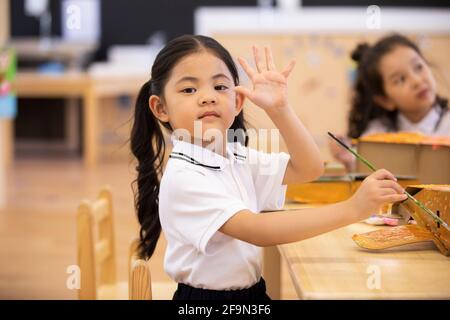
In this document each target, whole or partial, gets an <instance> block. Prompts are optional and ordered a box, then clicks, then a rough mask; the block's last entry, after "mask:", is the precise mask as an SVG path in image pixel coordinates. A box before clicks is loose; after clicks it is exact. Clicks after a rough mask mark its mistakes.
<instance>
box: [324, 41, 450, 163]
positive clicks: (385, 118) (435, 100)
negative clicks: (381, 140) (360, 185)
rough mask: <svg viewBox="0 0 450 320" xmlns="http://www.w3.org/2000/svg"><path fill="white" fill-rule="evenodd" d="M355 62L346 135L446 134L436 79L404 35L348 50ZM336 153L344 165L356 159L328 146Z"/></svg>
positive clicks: (448, 126) (448, 118) (448, 119)
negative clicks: (384, 133)
mask: <svg viewBox="0 0 450 320" xmlns="http://www.w3.org/2000/svg"><path fill="white" fill-rule="evenodd" d="M351 56H352V59H353V60H354V61H356V62H357V63H358V69H357V80H356V83H355V86H354V97H353V101H352V109H351V111H350V117H349V129H348V136H349V137H351V138H359V137H361V136H364V135H368V134H372V133H379V132H399V131H415V132H419V133H423V134H426V135H443V136H449V135H450V113H449V112H448V107H447V100H446V99H443V98H441V97H439V96H438V95H437V94H436V81H435V79H434V77H433V74H432V72H431V70H430V68H429V66H428V63H427V61H426V60H425V58H424V57H423V55H422V53H421V52H420V50H419V48H418V47H417V46H416V45H415V44H414V43H413V42H412V41H410V40H409V39H407V38H406V37H404V36H402V35H398V34H394V35H389V36H386V37H384V38H382V39H380V40H379V41H378V42H376V43H375V44H374V45H373V46H372V47H370V46H369V45H368V44H365V43H364V44H360V45H358V46H357V48H356V49H355V50H354V51H353V52H352V55H351ZM330 148H331V152H332V154H333V155H334V157H335V158H336V159H337V160H339V161H341V162H342V163H344V164H345V165H346V167H347V168H348V169H351V168H352V167H353V164H354V163H355V159H354V157H353V156H352V155H351V154H350V153H348V152H347V151H345V150H343V149H342V148H340V147H339V146H337V145H336V144H335V143H334V142H333V143H331V144H330Z"/></svg>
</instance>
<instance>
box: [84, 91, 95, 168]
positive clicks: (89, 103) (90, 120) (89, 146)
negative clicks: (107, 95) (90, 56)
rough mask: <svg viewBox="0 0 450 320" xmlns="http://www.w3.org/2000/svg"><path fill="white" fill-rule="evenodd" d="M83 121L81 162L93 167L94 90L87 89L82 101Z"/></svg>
mask: <svg viewBox="0 0 450 320" xmlns="http://www.w3.org/2000/svg"><path fill="white" fill-rule="evenodd" d="M83 102H84V103H83V108H84V112H83V119H84V137H83V141H84V152H83V161H84V164H85V165H86V166H88V167H94V166H95V165H96V164H97V157H98V146H97V139H98V110H97V100H96V97H95V93H94V90H93V89H92V88H89V89H88V90H87V92H86V93H85V95H84V101H83Z"/></svg>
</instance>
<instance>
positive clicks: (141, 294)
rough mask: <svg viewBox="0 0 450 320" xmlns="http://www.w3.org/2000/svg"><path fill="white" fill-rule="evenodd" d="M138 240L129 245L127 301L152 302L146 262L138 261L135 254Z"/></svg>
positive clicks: (148, 267)
mask: <svg viewBox="0 0 450 320" xmlns="http://www.w3.org/2000/svg"><path fill="white" fill-rule="evenodd" d="M138 246H139V239H134V240H133V242H132V243H131V245H130V258H129V260H128V261H129V265H128V269H129V272H130V274H129V281H128V288H129V292H128V295H129V299H130V300H152V278H151V273H150V266H149V265H148V262H147V261H145V260H143V259H140V258H139V256H138V254H137V252H138Z"/></svg>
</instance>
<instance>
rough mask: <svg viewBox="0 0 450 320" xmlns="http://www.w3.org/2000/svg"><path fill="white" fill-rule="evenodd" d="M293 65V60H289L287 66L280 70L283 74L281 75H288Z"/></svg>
mask: <svg viewBox="0 0 450 320" xmlns="http://www.w3.org/2000/svg"><path fill="white" fill-rule="evenodd" d="M294 66H295V60H291V62H289V64H288V66H287V67H286V68H285V69H284V70H283V71H281V74H283V76H284V77H285V78H287V77H289V74H290V73H291V71H292V69H294Z"/></svg>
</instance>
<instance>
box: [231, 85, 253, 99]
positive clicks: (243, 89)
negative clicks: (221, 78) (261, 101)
mask: <svg viewBox="0 0 450 320" xmlns="http://www.w3.org/2000/svg"><path fill="white" fill-rule="evenodd" d="M234 91H236V92H237V93H242V94H243V95H244V96H246V97H247V98H249V99H250V100H251V99H252V97H253V95H252V92H251V91H250V90H249V89H248V88H246V87H243V86H236V87H234Z"/></svg>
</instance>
